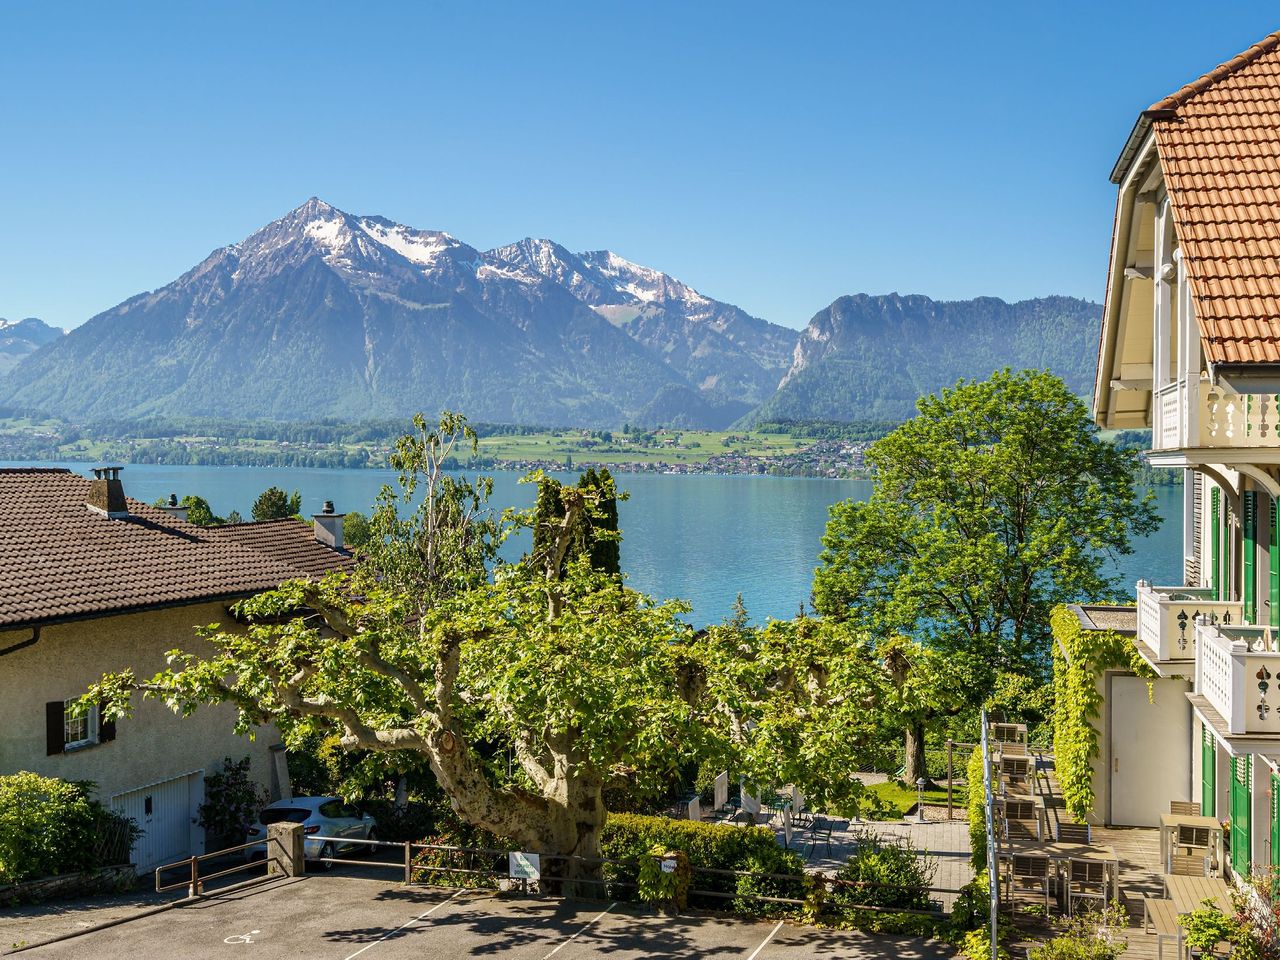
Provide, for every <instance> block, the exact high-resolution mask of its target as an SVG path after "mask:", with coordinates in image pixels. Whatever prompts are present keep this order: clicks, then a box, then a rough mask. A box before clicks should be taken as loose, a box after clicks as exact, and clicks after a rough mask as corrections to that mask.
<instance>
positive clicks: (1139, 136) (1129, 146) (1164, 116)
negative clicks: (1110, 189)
mask: <svg viewBox="0 0 1280 960" xmlns="http://www.w3.org/2000/svg"><path fill="white" fill-rule="evenodd" d="M1177 115H1178V111H1177V110H1173V109H1163V108H1162V109H1159V110H1143V111H1142V112H1141V113H1140V114H1138V119H1137V120H1136V121H1135V122H1134V124H1133V129H1132V130H1130V131H1129V138H1128V139H1127V140H1125V142H1124V149H1122V150H1121V151H1120V156H1118V157H1117V158H1116V162H1115V166H1113V167H1112V168H1111V182H1112V183H1114V184H1115V185H1116V186H1119V185H1120V184H1121V183H1122V182H1123V181H1124V178H1125V177H1127V176H1128V175H1129V168H1130V167H1132V166H1133V161H1134V160H1135V159H1137V157H1138V155H1139V154H1141V152H1142V144H1143V142H1144V141H1145V140H1146V139H1147V133H1148V132H1150V130H1151V125H1152V124H1153V123H1156V122H1157V121H1160V120H1172V119H1174V118H1175V117H1176V116H1177Z"/></svg>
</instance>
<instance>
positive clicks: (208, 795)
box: [199, 757, 271, 850]
mask: <svg viewBox="0 0 1280 960" xmlns="http://www.w3.org/2000/svg"><path fill="white" fill-rule="evenodd" d="M270 799H271V797H270V796H269V794H268V793H267V791H266V789H265V788H263V787H262V786H261V785H260V784H258V783H256V782H254V781H253V780H251V779H249V758H248V757H244V758H243V759H241V760H232V759H231V758H230V757H227V758H225V759H224V760H223V761H222V770H221V771H220V772H218V773H211V774H209V775H208V776H207V777H205V778H204V802H203V803H202V804H200V809H199V818H200V826H202V827H204V829H205V833H206V835H207V837H208V842H207V846H208V847H211V848H212V849H213V850H221V849H224V848H226V847H234V846H237V845H239V844H241V843H244V841H245V837H246V836H247V835H248V832H249V825H250V824H251V823H253V821H254V820H256V819H257V817H258V812H259V811H260V810H261V809H262V808H263V807H265V806H266V805H267V803H268V802H270Z"/></svg>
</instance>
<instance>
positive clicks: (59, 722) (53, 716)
mask: <svg viewBox="0 0 1280 960" xmlns="http://www.w3.org/2000/svg"><path fill="white" fill-rule="evenodd" d="M64 713H65V710H64V707H63V705H62V701H61V700H50V701H49V702H48V703H46V704H45V705H44V737H45V756H47V757H52V756H53V755H54V754H55V753H62V748H63V746H64V745H65V744H66V742H67V730H66V726H65V725H66V717H65V715H64Z"/></svg>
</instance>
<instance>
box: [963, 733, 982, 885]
mask: <svg viewBox="0 0 1280 960" xmlns="http://www.w3.org/2000/svg"><path fill="white" fill-rule="evenodd" d="M965 778H966V779H967V780H968V789H969V850H970V856H969V859H970V862H972V864H973V869H975V870H985V869H986V868H987V793H986V788H985V787H984V786H983V783H982V747H981V746H977V747H974V748H973V753H971V754H970V755H969V763H968V765H967V766H966V767H965Z"/></svg>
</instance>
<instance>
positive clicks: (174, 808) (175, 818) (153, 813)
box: [111, 771, 203, 873]
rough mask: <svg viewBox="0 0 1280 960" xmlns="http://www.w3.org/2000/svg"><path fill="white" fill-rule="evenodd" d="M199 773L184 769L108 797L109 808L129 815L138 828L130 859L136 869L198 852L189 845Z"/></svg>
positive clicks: (142, 870) (143, 869) (143, 870)
mask: <svg viewBox="0 0 1280 960" xmlns="http://www.w3.org/2000/svg"><path fill="white" fill-rule="evenodd" d="M202 775H203V771H196V772H194V773H185V774H183V775H182V776H180V777H174V778H172V779H170V780H161V781H160V782H159V783H152V784H148V785H147V786H145V787H139V788H138V789H136V790H130V791H128V792H126V793H118V794H116V795H115V796H114V797H112V798H111V807H112V809H114V810H118V811H119V812H120V813H122V814H124V815H125V816H126V817H129V818H131V819H132V820H133V821H134V823H136V824H137V825H138V827H139V828H140V829H141V830H142V836H141V837H139V838H138V842H137V843H135V844H134V846H133V862H134V864H135V865H136V866H137V868H138V872H139V873H148V872H150V871H152V870H154V869H155V868H156V867H158V866H161V865H162V864H166V863H172V862H173V861H175V860H183V859H185V858H187V857H189V856H191V855H192V854H193V853H197V852H199V851H196V850H193V849H192V846H193V838H194V837H195V836H196V835H197V834H196V831H195V829H194V828H193V825H194V823H195V817H196V808H197V806H198V804H199V802H200V798H199V794H198V793H197V792H196V791H197V790H198V789H199V788H200V787H202V786H203V781H202V780H201V779H200V777H201V776H202ZM201 792H202V791H201Z"/></svg>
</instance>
